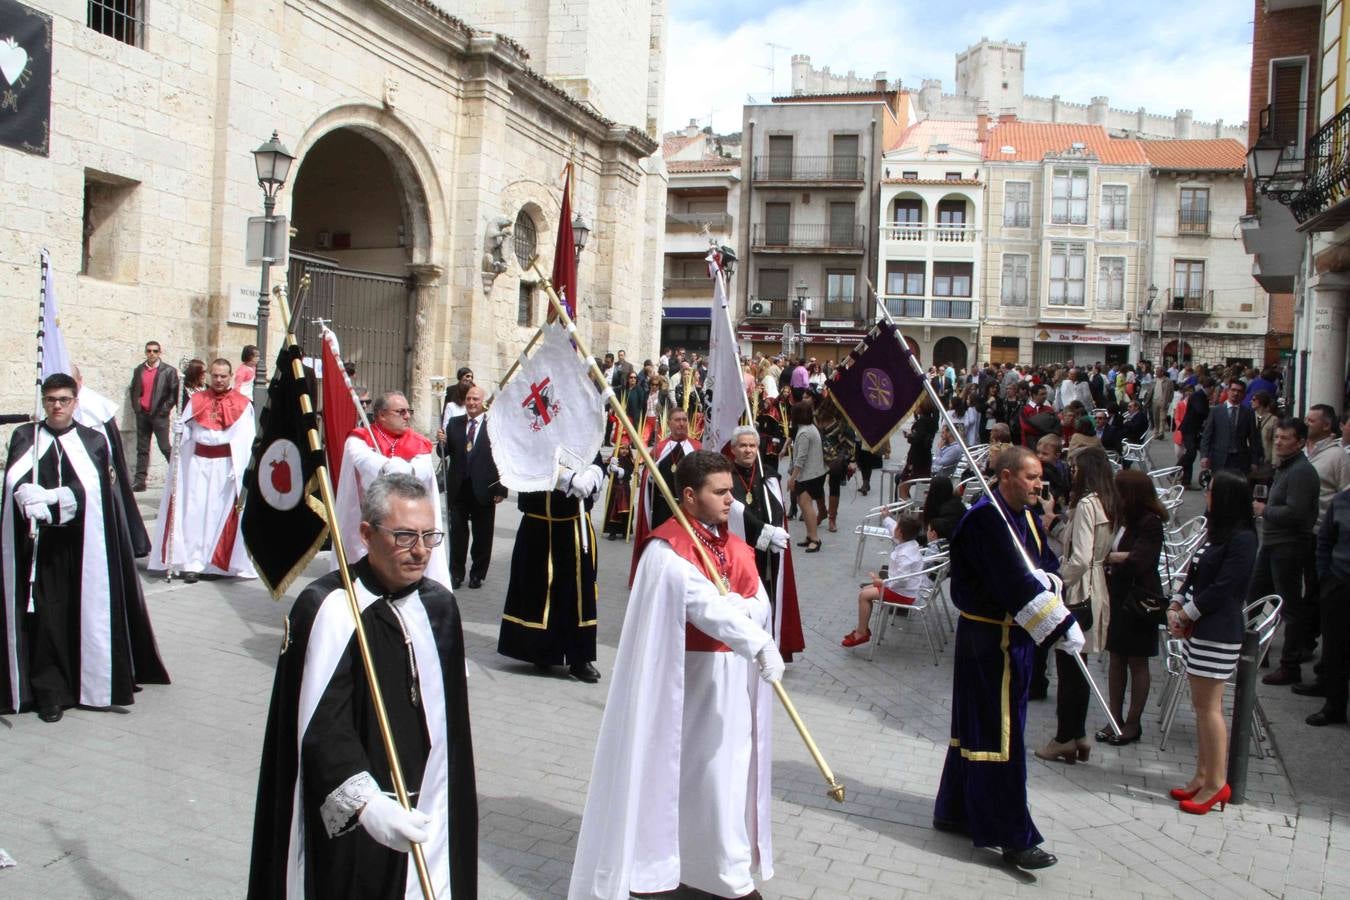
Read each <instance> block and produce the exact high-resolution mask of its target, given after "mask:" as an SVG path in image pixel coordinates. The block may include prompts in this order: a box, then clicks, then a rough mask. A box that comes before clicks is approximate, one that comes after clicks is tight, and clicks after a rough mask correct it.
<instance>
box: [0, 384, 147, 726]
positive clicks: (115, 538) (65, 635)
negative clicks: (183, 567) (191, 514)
mask: <svg viewBox="0 0 1350 900" xmlns="http://www.w3.org/2000/svg"><path fill="white" fill-rule="evenodd" d="M77 390H78V388H77V387H76V383H75V379H74V378H72V377H71V376H69V375H67V374H64V373H60V374H56V375H52V376H50V377H48V378H47V380H46V381H44V382H43V383H42V409H43V412H44V413H45V417H44V418H43V420H42V422H41V423H40V424H38V425H36V426H33V427H27V426H24V427H20V428H18V429H16V430H15V432H14V436H13V438H12V439H11V440H10V444H9V458H8V463H7V466H6V469H5V485H4V507H3V537H2V542H3V552H2V553H0V560H3V572H2V573H0V574H2V578H3V581H2V583H0V596H3V598H4V604H5V605H4V612H3V618H2V619H0V621H2V622H3V630H4V632H5V633H4V635H3V636H0V713H15V712H23V711H26V710H29V709H34V710H36V711H37V714H38V717H39V718H41V719H42V721H44V722H57V721H60V719H61V717H62V715H63V714H64V710H66V709H68V708H70V707H72V706H75V705H77V704H78V705H80V706H87V707H99V708H104V707H109V706H113V705H117V706H125V705H128V704H130V703H132V702H133V699H134V697H133V694H134V691H135V683H138V682H139V683H154V684H168V681H169V677H168V674H167V673H166V672H165V671H164V665H163V663H161V662H160V659H159V652H158V650H157V649H156V648H155V636H154V632H153V630H152V629H151V627H150V619H149V616H148V614H147V612H146V609H145V601H144V598H143V597H142V595H141V588H140V581H139V577H138V576H137V574H136V561H135V558H134V557H133V555H132V549H131V542H130V539H129V537H128V535H127V533H126V526H125V520H123V519H122V518H121V516H119V515H118V514H117V507H116V501H115V500H114V495H113V487H112V479H111V477H110V476H109V471H110V467H111V461H110V458H109V453H108V443H107V441H106V440H105V439H104V437H103V435H102V434H101V433H100V432H98V431H95V430H94V429H92V428H88V427H86V426H84V425H80V424H79V423H77V422H76V421H75V408H76V399H75V397H76V393H77ZM35 440H36V442H37V446H36V453H34V441H35ZM35 458H36V462H37V475H36V478H35V477H34V473H33V465H34V459H35ZM35 556H36V562H34V557H35Z"/></svg>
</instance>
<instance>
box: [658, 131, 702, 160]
mask: <svg viewBox="0 0 1350 900" xmlns="http://www.w3.org/2000/svg"><path fill="white" fill-rule="evenodd" d="M705 137H706V135H704V134H703V132H699V133H698V134H684V133H683V132H675V133H673V134H667V135H665V136H664V137H663V138H662V139H661V155H662V156H674V155H675V154H676V153H679V152H680V151H681V150H683V149H684V148H685V147H688V146H689V145H690V144H692V143H693V142H694V141H701V140H703V139H704V138H705Z"/></svg>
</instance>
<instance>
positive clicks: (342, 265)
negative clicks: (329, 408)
mask: <svg viewBox="0 0 1350 900" xmlns="http://www.w3.org/2000/svg"><path fill="white" fill-rule="evenodd" d="M424 208H425V199H424V198H423V195H422V189H421V186H420V184H419V183H418V180H417V176H416V174H415V173H414V172H413V170H412V166H411V164H410V163H409V162H408V161H407V158H406V157H405V156H404V155H403V153H402V151H401V150H400V149H399V148H398V147H397V145H395V144H394V143H393V142H392V141H390V140H389V139H388V138H387V137H385V136H383V135H381V134H379V133H378V132H376V131H374V130H373V129H369V128H366V127H361V126H357V127H342V128H337V129H335V130H333V131H329V132H328V133H326V134H324V135H323V136H322V137H320V138H319V139H318V140H317V141H315V143H314V144H313V145H312V146H311V147H310V148H309V150H308V152H307V153H305V155H304V158H303V160H302V161H301V163H300V170H299V174H298V175H297V176H296V179H295V188H294V194H293V197H292V204H291V223H292V225H293V227H294V228H295V237H294V238H292V240H291V258H290V272H289V276H290V277H289V282H290V285H291V291H292V294H294V292H295V291H297V290H298V289H299V285H300V280H301V278H302V277H303V276H305V275H309V277H310V290H309V293H308V295H307V296H306V299H305V305H304V309H303V310H301V313H300V317H299V320H298V321H297V323H296V338H297V339H298V340H299V341H300V343H301V346H302V347H304V350H305V354H306V355H307V356H315V357H317V356H318V355H319V353H320V328H319V325H318V323H317V322H316V321H315V320H316V319H323V320H325V321H327V322H328V323H329V327H330V328H332V330H333V331H334V333H336V334H337V336H338V340H339V342H340V343H341V345H342V356H343V360H344V361H345V362H349V363H353V364H354V365H355V366H356V374H355V375H354V376H353V379H352V380H353V383H355V384H358V385H360V386H362V387H365V388H367V389H368V390H369V391H370V393H371V396H375V395H377V394H379V393H381V392H383V391H393V390H397V391H405V392H406V391H408V390H409V388H410V381H411V377H412V359H413V353H412V351H413V345H412V337H413V329H412V323H413V321H414V315H415V302H416V294H415V291H414V290H413V280H412V279H411V278H410V277H409V275H408V266H409V264H410V263H411V262H412V261H413V258H414V257H413V252H414V246H413V245H414V242H415V241H416V240H417V235H418V234H419V232H421V231H422V230H423V229H420V228H418V227H417V225H418V223H417V222H415V221H414V220H413V217H414V215H415V213H416V211H417V210H419V209H424Z"/></svg>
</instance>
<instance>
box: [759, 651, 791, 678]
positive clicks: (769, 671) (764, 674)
mask: <svg viewBox="0 0 1350 900" xmlns="http://www.w3.org/2000/svg"><path fill="white" fill-rule="evenodd" d="M755 662H757V663H759V677H760V678H763V679H764V681H765V682H766V683H767V684H773V683H774V682H777V681H782V680H783V673H784V672H786V671H787V665H786V664H785V663H784V662H783V654H781V653H779V652H778V647H777V645H775V644H774V642H773V641H769V642H768V643H767V644H765V645H764V646H763V647H762V648H760V651H759V652H758V653H756V654H755Z"/></svg>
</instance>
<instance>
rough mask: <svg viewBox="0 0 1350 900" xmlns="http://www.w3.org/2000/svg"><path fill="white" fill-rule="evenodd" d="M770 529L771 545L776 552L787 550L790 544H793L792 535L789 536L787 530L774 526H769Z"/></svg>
mask: <svg viewBox="0 0 1350 900" xmlns="http://www.w3.org/2000/svg"><path fill="white" fill-rule="evenodd" d="M769 528H770V529H771V530H770V534H769V545H770V546H771V547H773V548H774V549H775V550H786V549H787V547H788V544H790V543H791V542H792V535H790V534H788V530H787V529H786V528H775V527H774V526H772V525H771V526H769Z"/></svg>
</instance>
